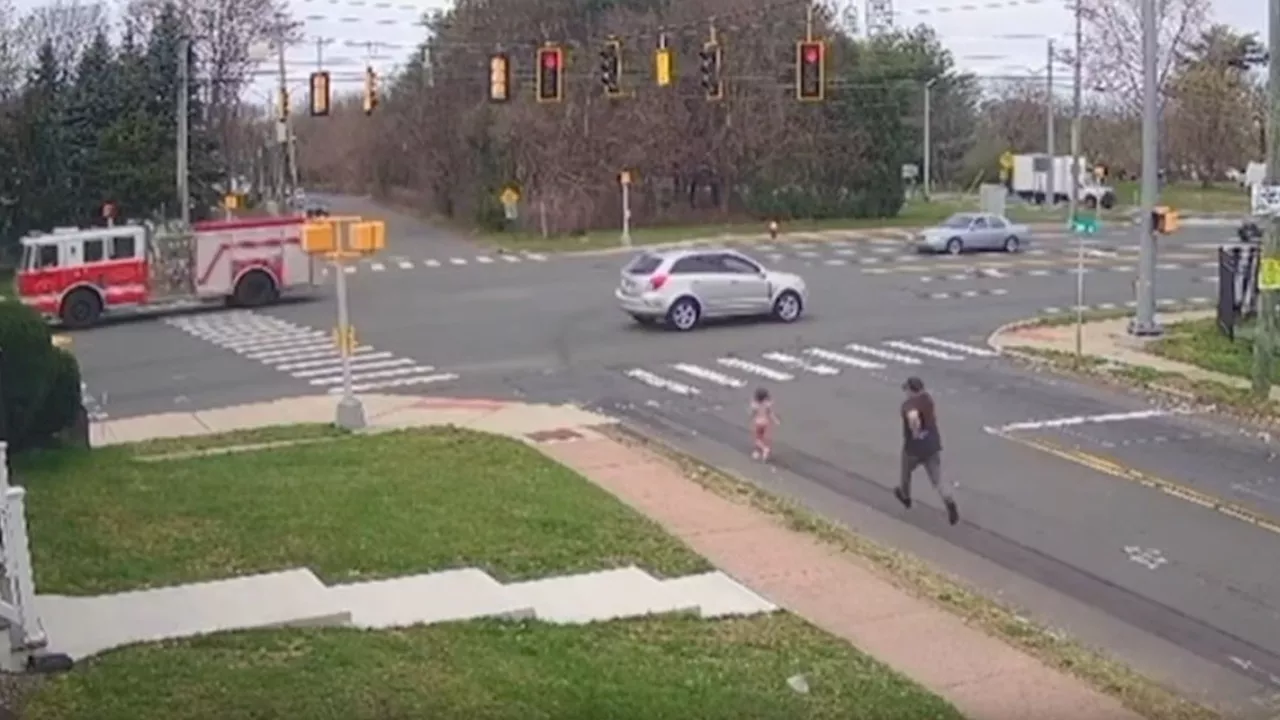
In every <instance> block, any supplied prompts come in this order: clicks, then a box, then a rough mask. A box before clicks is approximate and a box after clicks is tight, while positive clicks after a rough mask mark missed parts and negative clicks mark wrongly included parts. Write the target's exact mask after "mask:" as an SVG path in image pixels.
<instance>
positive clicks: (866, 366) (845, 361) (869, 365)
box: [805, 348, 884, 370]
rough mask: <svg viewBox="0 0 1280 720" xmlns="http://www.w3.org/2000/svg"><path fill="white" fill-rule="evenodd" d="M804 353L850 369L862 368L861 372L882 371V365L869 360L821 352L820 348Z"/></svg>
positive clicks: (827, 351)
mask: <svg viewBox="0 0 1280 720" xmlns="http://www.w3.org/2000/svg"><path fill="white" fill-rule="evenodd" d="M805 352H806V353H808V354H809V355H812V356H814V357H816V358H818V359H819V360H826V361H827V362H833V363H839V364H841V365H848V366H850V367H856V368H862V369H863V370H882V369H884V365H883V364H881V363H877V362H871V361H870V360H863V359H861V358H856V357H853V356H852V355H842V354H841V353H838V352H832V351H830V350H823V349H822V348H809V349H808V350H805Z"/></svg>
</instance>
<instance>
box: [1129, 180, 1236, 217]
mask: <svg viewBox="0 0 1280 720" xmlns="http://www.w3.org/2000/svg"><path fill="white" fill-rule="evenodd" d="M1116 197H1117V198H1118V199H1119V201H1120V204H1121V205H1131V206H1139V205H1141V204H1142V185H1141V183H1138V182H1122V183H1117V184H1116ZM1159 204H1161V205H1168V206H1169V207H1172V208H1174V209H1175V210H1181V211H1183V212H1187V211H1194V210H1198V211H1200V212H1238V213H1242V214H1243V213H1248V212H1249V193H1248V192H1247V191H1246V190H1245V189H1243V188H1241V187H1238V186H1236V185H1235V184H1233V183H1216V184H1213V185H1210V186H1209V187H1207V188H1205V187H1201V185H1200V183H1174V184H1170V185H1165V186H1164V187H1162V188H1160V203H1159Z"/></svg>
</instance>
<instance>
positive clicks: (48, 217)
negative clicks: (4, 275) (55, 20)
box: [13, 42, 74, 235]
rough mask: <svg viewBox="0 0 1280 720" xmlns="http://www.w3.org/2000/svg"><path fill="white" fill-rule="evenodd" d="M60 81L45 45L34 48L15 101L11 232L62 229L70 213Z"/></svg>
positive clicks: (63, 85) (54, 58)
mask: <svg viewBox="0 0 1280 720" xmlns="http://www.w3.org/2000/svg"><path fill="white" fill-rule="evenodd" d="M65 117H66V77H65V72H64V70H63V68H61V67H60V66H59V64H58V59H57V54H56V53H55V51H54V47H53V45H52V44H51V43H49V42H46V43H44V44H43V45H41V46H40V50H39V52H38V53H37V55H36V66H35V68H34V69H33V70H32V72H31V75H30V77H29V78H28V80H27V87H26V90H25V91H24V92H23V94H22V96H21V98H20V99H19V110H18V116H17V118H16V122H15V123H14V125H15V127H14V137H15V141H16V143H15V144H16V148H17V156H18V157H17V165H18V166H19V167H20V168H21V170H20V171H19V172H18V174H17V177H16V178H15V180H16V183H15V185H16V192H15V198H14V199H15V200H16V201H17V211H18V215H17V217H16V222H15V223H14V228H13V229H14V230H15V231H16V233H17V234H19V235H22V234H25V233H26V232H28V231H30V230H33V229H45V230H47V229H49V228H52V227H56V226H59V225H66V224H67V223H68V222H69V221H72V218H70V217H69V216H71V215H73V214H74V211H73V209H72V207H73V197H72V192H73V188H72V185H71V172H70V168H69V165H68V159H69V153H68V151H67V148H68V146H67V142H66V131H65V123H64V120H65Z"/></svg>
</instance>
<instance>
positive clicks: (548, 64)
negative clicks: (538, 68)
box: [542, 50, 560, 70]
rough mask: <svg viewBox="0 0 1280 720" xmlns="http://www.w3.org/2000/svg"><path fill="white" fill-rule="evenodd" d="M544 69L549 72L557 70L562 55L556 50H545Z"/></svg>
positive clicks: (543, 52) (543, 54)
mask: <svg viewBox="0 0 1280 720" xmlns="http://www.w3.org/2000/svg"><path fill="white" fill-rule="evenodd" d="M542 67H544V68H546V69H548V70H555V69H556V68H558V67H560V53H558V52H556V51H555V50H543V51H542Z"/></svg>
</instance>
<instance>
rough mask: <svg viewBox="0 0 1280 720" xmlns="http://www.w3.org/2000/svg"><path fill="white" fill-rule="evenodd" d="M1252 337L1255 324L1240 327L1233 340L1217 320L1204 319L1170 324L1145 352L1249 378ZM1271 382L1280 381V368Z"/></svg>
mask: <svg viewBox="0 0 1280 720" xmlns="http://www.w3.org/2000/svg"><path fill="white" fill-rule="evenodd" d="M1253 337H1254V325H1253V323H1247V324H1243V325H1240V326H1239V327H1237V328H1236V332H1235V338H1234V339H1232V338H1228V337H1227V336H1225V335H1223V334H1222V333H1221V332H1220V331H1219V330H1218V322H1217V320H1215V319H1214V318H1204V319H1201V320H1190V321H1187V322H1180V323H1174V324H1173V325H1170V326H1169V327H1167V328H1165V334H1164V337H1162V338H1160V339H1159V340H1156V341H1155V342H1152V343H1151V344H1149V345H1148V346H1147V348H1146V349H1147V351H1148V352H1150V353H1152V354H1153V355H1159V356H1161V357H1165V358H1169V359H1170V360H1177V361H1179V362H1184V363H1187V364H1188V365H1195V366H1196V367H1200V368H1204V369H1205V370H1212V371H1213V372H1219V373H1222V374H1224V375H1230V376H1232V377H1238V378H1243V379H1248V378H1250V377H1251V376H1252V373H1253ZM1272 381H1273V382H1280V368H1275V369H1273V371H1272Z"/></svg>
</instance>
